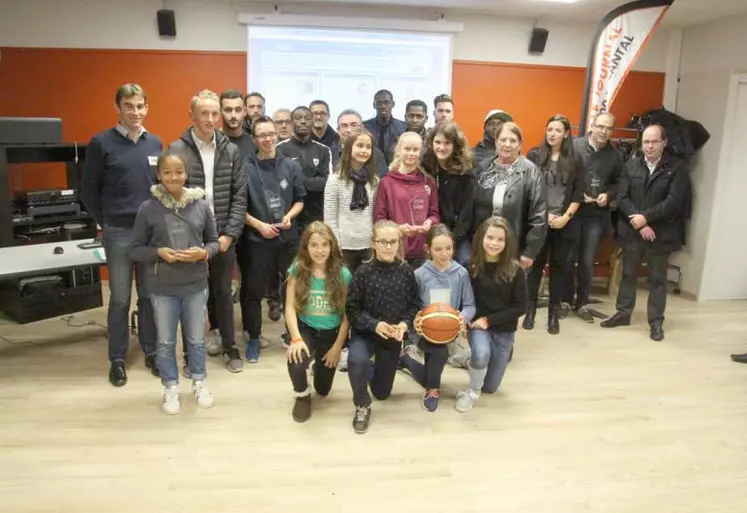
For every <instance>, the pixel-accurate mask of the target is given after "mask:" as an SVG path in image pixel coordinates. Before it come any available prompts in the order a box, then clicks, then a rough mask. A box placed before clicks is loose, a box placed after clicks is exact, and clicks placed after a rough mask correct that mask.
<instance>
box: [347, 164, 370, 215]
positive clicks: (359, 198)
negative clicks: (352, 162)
mask: <svg viewBox="0 0 747 513" xmlns="http://www.w3.org/2000/svg"><path fill="white" fill-rule="evenodd" d="M350 179H351V180H352V181H353V198H352V199H351V200H350V210H363V209H365V208H366V207H367V206H368V192H366V183H368V170H367V169H366V168H361V169H359V170H358V171H355V170H354V169H351V170H350Z"/></svg>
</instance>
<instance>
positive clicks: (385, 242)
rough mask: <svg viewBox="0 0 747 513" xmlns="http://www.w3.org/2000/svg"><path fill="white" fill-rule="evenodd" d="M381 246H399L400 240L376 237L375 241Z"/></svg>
mask: <svg viewBox="0 0 747 513" xmlns="http://www.w3.org/2000/svg"><path fill="white" fill-rule="evenodd" d="M374 242H375V243H376V244H378V245H379V246H384V247H385V248H393V247H394V246H397V245H398V244H399V241H398V240H396V239H395V240H383V239H376V240H375V241H374Z"/></svg>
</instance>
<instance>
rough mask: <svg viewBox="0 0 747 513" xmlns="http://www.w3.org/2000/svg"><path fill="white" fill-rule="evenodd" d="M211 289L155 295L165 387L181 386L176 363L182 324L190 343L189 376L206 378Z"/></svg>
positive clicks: (160, 369)
mask: <svg viewBox="0 0 747 513" xmlns="http://www.w3.org/2000/svg"><path fill="white" fill-rule="evenodd" d="M207 297H208V291H207V288H204V289H202V290H198V291H197V292H193V293H191V294H186V295H184V296H158V295H154V296H153V298H152V301H153V310H154V312H155V314H156V326H157V327H158V344H157V345H156V363H157V364H158V372H159V373H160V374H161V383H163V386H166V387H167V386H172V385H176V384H178V383H179V366H178V365H177V363H176V328H177V326H178V325H179V321H181V324H182V337H184V340H186V341H187V356H188V362H189V373H190V374H191V375H192V379H193V380H195V381H198V380H201V379H205V375H206V372H205V360H206V352H205V312H206V308H205V306H206V305H207Z"/></svg>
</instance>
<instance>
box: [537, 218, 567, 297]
mask: <svg viewBox="0 0 747 513" xmlns="http://www.w3.org/2000/svg"><path fill="white" fill-rule="evenodd" d="M572 248H573V241H572V240H571V239H568V238H567V236H565V235H564V234H563V230H548V231H547V238H546V239H545V244H544V246H542V249H541V250H540V252H539V254H538V255H537V258H536V259H535V260H534V265H533V266H532V269H531V270H530V271H529V276H528V277H527V289H528V292H529V301H534V302H536V301H537V296H538V295H539V286H540V282H541V281H542V272H543V271H544V269H545V264H546V263H547V261H548V260H549V261H550V304H551V305H559V304H560V302H561V301H562V300H563V292H564V290H563V287H564V285H565V270H566V262H567V260H568V254H569V253H570V251H571V249H572Z"/></svg>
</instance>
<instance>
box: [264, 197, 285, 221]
mask: <svg viewBox="0 0 747 513" xmlns="http://www.w3.org/2000/svg"><path fill="white" fill-rule="evenodd" d="M265 201H266V202H267V208H268V209H269V211H270V216H272V222H273V223H274V224H280V223H282V222H283V216H284V215H285V201H283V198H282V197H281V196H280V195H279V194H277V193H274V192H272V191H268V190H265Z"/></svg>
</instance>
